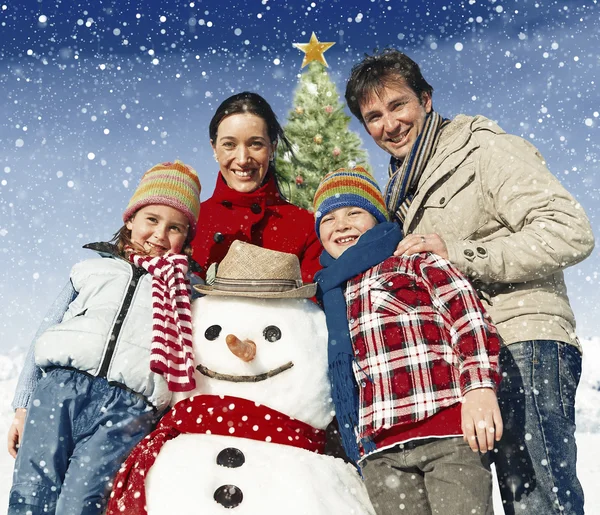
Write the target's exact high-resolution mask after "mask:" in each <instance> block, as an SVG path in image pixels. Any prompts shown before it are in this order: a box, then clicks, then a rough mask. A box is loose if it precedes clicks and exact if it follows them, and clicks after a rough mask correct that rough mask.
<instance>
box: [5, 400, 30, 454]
mask: <svg viewBox="0 0 600 515" xmlns="http://www.w3.org/2000/svg"><path fill="white" fill-rule="evenodd" d="M26 416H27V410H26V409H25V408H17V409H16V410H15V418H14V419H13V421H12V424H11V425H10V428H9V430H8V452H9V454H10V455H11V456H12V457H13V458H16V457H17V450H18V448H19V445H20V444H21V440H22V439H23V428H24V427H25V417H26Z"/></svg>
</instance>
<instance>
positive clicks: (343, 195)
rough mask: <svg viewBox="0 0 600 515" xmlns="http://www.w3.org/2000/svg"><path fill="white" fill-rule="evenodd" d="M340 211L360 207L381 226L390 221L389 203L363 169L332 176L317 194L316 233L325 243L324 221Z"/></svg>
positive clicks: (325, 181) (322, 182)
mask: <svg viewBox="0 0 600 515" xmlns="http://www.w3.org/2000/svg"><path fill="white" fill-rule="evenodd" d="M340 207H360V208H361V209H364V210H365V211H367V212H368V213H371V214H372V215H373V216H374V217H375V219H376V220H377V223H381V222H387V221H389V216H388V212H387V209H386V207H385V201H384V200H383V195H382V194H381V190H380V189H379V186H378V185H377V182H376V181H375V179H374V178H373V176H372V175H371V174H370V173H369V172H367V170H365V169H364V168H362V167H361V166H357V167H355V168H351V169H348V168H340V169H339V170H335V171H334V172H329V173H328V174H327V175H325V177H323V179H322V180H321V183H320V184H319V186H318V188H317V191H315V198H314V200H313V208H314V212H315V231H316V232H317V236H318V237H319V239H321V233H320V230H319V226H320V224H321V219H322V218H323V217H324V216H325V215H326V214H327V213H330V212H331V211H333V210H335V209H338V208H340Z"/></svg>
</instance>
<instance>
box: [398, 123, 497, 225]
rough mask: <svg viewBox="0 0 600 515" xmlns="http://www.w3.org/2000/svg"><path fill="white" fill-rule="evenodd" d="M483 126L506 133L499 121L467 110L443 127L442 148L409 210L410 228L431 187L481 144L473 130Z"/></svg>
mask: <svg viewBox="0 0 600 515" xmlns="http://www.w3.org/2000/svg"><path fill="white" fill-rule="evenodd" d="M480 130H489V131H491V132H494V133H496V134H502V133H504V131H503V130H502V129H501V128H500V127H498V125H497V124H496V123H494V122H493V121H491V120H489V119H488V118H486V117H484V116H480V115H477V116H474V117H473V116H466V115H464V114H459V115H458V116H456V118H454V120H452V122H451V123H450V124H449V125H448V126H447V127H446V128H445V129H444V130H443V132H442V134H441V135H440V141H439V143H438V148H437V150H436V151H435V153H434V155H433V156H432V157H431V161H430V163H429V165H428V166H427V167H426V168H425V170H424V172H423V175H422V176H421V179H420V181H419V186H418V188H417V192H416V194H415V197H414V199H413V201H412V203H411V205H410V208H409V209H408V212H407V214H406V219H405V221H404V228H406V229H407V230H408V228H409V227H410V224H411V223H412V221H413V219H414V218H415V215H416V214H417V212H418V211H419V209H420V206H421V204H422V202H423V201H424V200H425V199H426V198H427V194H428V193H429V191H430V190H431V188H432V187H433V186H435V185H436V184H437V183H438V182H439V181H440V180H441V179H443V178H444V177H447V176H449V175H452V174H453V173H454V172H455V171H456V169H457V168H458V167H459V166H460V164H461V163H462V162H463V161H464V160H465V159H466V158H467V156H468V155H469V154H470V153H471V152H473V151H474V150H476V149H477V148H479V143H478V141H477V139H476V138H473V134H474V133H475V132H477V131H480ZM442 165H443V166H442Z"/></svg>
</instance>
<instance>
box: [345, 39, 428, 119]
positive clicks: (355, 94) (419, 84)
mask: <svg viewBox="0 0 600 515" xmlns="http://www.w3.org/2000/svg"><path fill="white" fill-rule="evenodd" d="M400 82H402V83H406V84H408V86H409V87H410V88H411V89H412V90H413V91H414V92H415V95H417V97H418V98H419V100H421V101H422V99H423V93H428V94H429V95H431V94H433V88H432V87H431V86H430V84H429V83H428V82H427V81H426V80H425V78H424V77H423V75H422V74H421V69H420V68H419V65H418V64H417V63H415V62H414V61H413V60H412V59H411V58H410V57H408V56H407V55H406V54H403V53H402V52H400V51H398V50H396V49H394V48H385V49H383V50H382V51H381V52H375V53H373V55H366V56H365V58H364V59H363V60H362V61H361V62H360V63H358V64H356V65H354V66H353V67H352V71H351V72H350V78H349V79H348V83H347V84H346V95H345V96H346V103H347V104H348V108H349V109H350V112H351V113H352V114H353V115H354V116H356V118H358V119H359V120H360V121H361V122H362V123H363V124H364V123H365V122H364V120H363V118H362V115H361V113H360V104H361V103H362V102H363V101H365V100H366V99H367V97H369V96H370V95H372V94H373V93H375V94H379V93H380V92H381V91H382V89H383V88H385V87H388V86H393V85H398V84H399V83H400Z"/></svg>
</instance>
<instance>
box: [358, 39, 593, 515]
mask: <svg viewBox="0 0 600 515" xmlns="http://www.w3.org/2000/svg"><path fill="white" fill-rule="evenodd" d="M432 94H433V88H432V87H431V86H430V85H429V84H428V83H427V81H426V80H425V79H424V78H423V76H422V74H421V71H420V69H419V66H418V65H417V64H416V63H415V62H414V61H412V60H411V59H410V58H409V57H407V56H406V55H404V54H403V53H401V52H398V51H396V50H391V49H388V50H384V51H383V52H382V53H379V54H375V55H373V56H367V57H366V58H365V59H364V60H363V61H362V62H361V63H359V64H357V65H356V66H355V67H354V68H353V69H352V72H351V76H350V79H349V80H348V84H347V87H346V101H347V103H348V106H349V108H350V110H351V111H352V113H353V114H354V115H355V116H356V117H357V118H358V119H359V120H360V121H361V122H362V124H363V125H364V127H365V129H366V130H367V132H368V133H369V134H370V136H371V137H372V138H373V140H374V141H375V143H377V145H378V146H379V147H381V148H382V149H383V150H385V151H386V152H387V153H388V154H390V156H391V159H390V169H389V171H390V179H389V182H388V185H387V188H386V191H385V200H386V205H387V208H388V210H389V211H390V213H392V214H393V215H394V217H395V219H396V221H397V222H398V223H399V224H400V225H401V226H402V228H403V229H404V233H405V234H407V236H406V237H405V238H404V240H403V241H402V242H401V243H400V244H399V246H398V249H397V251H396V254H403V253H406V254H414V253H416V252H434V253H436V254H438V255H440V256H442V257H444V258H447V259H448V260H449V261H451V262H452V263H453V264H454V265H456V266H457V267H458V268H459V269H460V270H461V271H462V272H463V273H465V274H466V275H467V276H468V277H469V278H470V279H471V280H472V281H473V283H474V285H475V286H476V288H477V290H478V293H479V295H480V297H481V298H482V300H483V302H484V305H485V307H486V308H487V310H488V311H489V313H490V315H491V317H492V320H493V321H494V322H495V324H496V325H497V327H498V330H499V332H500V335H501V337H502V340H503V344H504V345H503V347H502V349H501V353H500V363H501V369H502V372H503V379H502V382H501V385H500V388H499V391H498V400H499V403H500V408H501V410H502V416H503V419H504V424H505V430H504V435H503V437H502V440H501V441H500V442H499V444H498V446H497V449H496V453H495V458H494V460H495V464H496V471H497V474H498V478H499V483H500V491H501V493H502V499H503V502H504V506H505V511H506V513H507V514H512V513H515V512H518V513H531V514H544V515H546V514H551V513H556V514H558V513H563V514H564V513H569V514H583V491H582V488H581V485H580V483H579V481H578V479H577V475H576V455H577V448H576V445H575V439H574V433H575V408H574V401H575V391H576V389H577V384H578V382H579V377H580V374H581V348H580V344H579V341H578V339H577V336H576V335H575V319H574V316H573V312H572V310H571V307H570V305H569V300H568V298H567V293H566V287H565V283H564V277H563V269H565V268H566V267H568V266H571V265H574V264H576V263H578V262H579V261H581V260H583V259H584V258H586V257H587V256H588V255H589V254H590V253H591V251H592V249H593V247H594V237H593V234H592V230H591V227H590V224H589V221H588V219H587V217H586V215H585V213H584V211H583V209H582V207H581V206H580V205H579V204H578V203H577V202H576V201H575V200H574V199H573V197H572V196H571V195H570V194H569V193H568V192H567V191H566V190H565V189H564V188H563V187H562V186H561V185H560V183H559V182H558V180H557V179H556V178H555V177H554V176H553V175H552V174H551V173H550V172H549V171H548V169H547V168H546V164H545V162H544V160H543V158H542V156H541V155H540V154H539V152H538V151H537V150H536V149H535V148H534V147H533V145H531V144H530V143H529V142H527V141H525V140H524V139H522V138H519V137H517V136H513V135H510V134H506V133H505V132H504V131H503V130H502V129H501V128H500V127H498V125H497V124H496V123H494V122H493V121H491V120H489V119H487V118H485V117H483V116H475V117H471V116H465V115H458V116H457V117H456V118H455V119H454V120H446V119H444V118H442V117H441V116H440V115H439V114H438V113H436V112H435V111H434V110H433V103H432Z"/></svg>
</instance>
